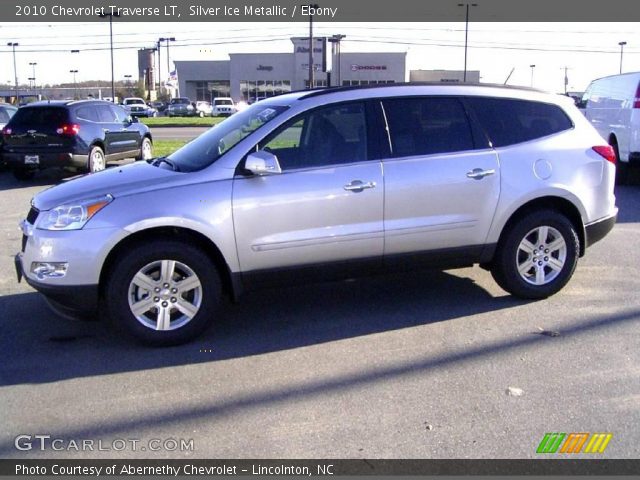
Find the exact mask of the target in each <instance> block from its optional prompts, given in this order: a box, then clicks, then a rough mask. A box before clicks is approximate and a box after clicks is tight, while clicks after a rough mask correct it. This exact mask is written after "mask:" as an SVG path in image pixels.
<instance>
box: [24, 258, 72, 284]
mask: <svg viewBox="0 0 640 480" xmlns="http://www.w3.org/2000/svg"><path fill="white" fill-rule="evenodd" d="M68 266H69V264H68V263H67V262H33V263H32V264H31V273H33V274H34V275H35V276H36V277H38V279H39V280H43V279H45V278H61V277H64V276H65V275H66V274H67V267H68Z"/></svg>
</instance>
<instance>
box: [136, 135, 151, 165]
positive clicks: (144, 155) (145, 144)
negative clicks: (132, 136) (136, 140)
mask: <svg viewBox="0 0 640 480" xmlns="http://www.w3.org/2000/svg"><path fill="white" fill-rule="evenodd" d="M151 158H153V145H152V144H151V140H150V139H149V138H148V137H144V138H143V139H142V143H141V144H140V155H138V156H137V157H136V160H149V159H151Z"/></svg>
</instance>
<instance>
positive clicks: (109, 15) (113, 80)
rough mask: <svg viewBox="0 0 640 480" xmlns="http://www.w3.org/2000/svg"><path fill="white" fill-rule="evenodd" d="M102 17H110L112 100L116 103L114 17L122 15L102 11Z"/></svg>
mask: <svg viewBox="0 0 640 480" xmlns="http://www.w3.org/2000/svg"><path fill="white" fill-rule="evenodd" d="M99 17H100V18H106V17H109V46H110V48H109V49H110V50H111V101H112V102H113V103H116V85H115V77H114V75H113V17H116V18H118V17H120V14H119V13H118V12H113V13H101V14H100V15H99Z"/></svg>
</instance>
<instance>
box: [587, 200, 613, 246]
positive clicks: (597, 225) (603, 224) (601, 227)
mask: <svg viewBox="0 0 640 480" xmlns="http://www.w3.org/2000/svg"><path fill="white" fill-rule="evenodd" d="M617 219H618V210H617V209H616V213H614V214H613V215H611V216H610V217H605V218H601V219H599V220H596V221H595V222H593V223H589V224H587V225H585V226H584V231H585V240H586V242H585V243H586V247H590V246H591V245H593V244H594V243H596V242H598V241H600V240H602V239H603V238H604V237H606V236H607V234H608V233H609V232H610V231H611V230H612V229H613V226H614V225H615V224H616V220H617Z"/></svg>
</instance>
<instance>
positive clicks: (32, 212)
mask: <svg viewBox="0 0 640 480" xmlns="http://www.w3.org/2000/svg"><path fill="white" fill-rule="evenodd" d="M39 214H40V211H39V210H38V209H37V208H35V207H31V208H30V209H29V213H28V214H27V222H29V223H30V224H31V225H35V224H36V220H37V219H38V215H39Z"/></svg>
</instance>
